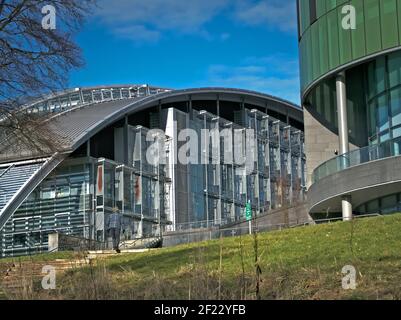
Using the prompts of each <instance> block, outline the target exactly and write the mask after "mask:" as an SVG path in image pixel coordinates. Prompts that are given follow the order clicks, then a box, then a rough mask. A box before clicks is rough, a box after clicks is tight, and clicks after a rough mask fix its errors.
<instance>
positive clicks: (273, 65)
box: [70, 0, 299, 103]
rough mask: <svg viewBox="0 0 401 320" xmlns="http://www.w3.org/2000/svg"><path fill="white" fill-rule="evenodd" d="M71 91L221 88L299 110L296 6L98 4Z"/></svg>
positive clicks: (266, 2)
mask: <svg viewBox="0 0 401 320" xmlns="http://www.w3.org/2000/svg"><path fill="white" fill-rule="evenodd" d="M98 1H99V8H98V9H96V12H95V14H94V15H93V16H91V17H90V18H89V20H88V22H87V24H86V26H85V28H84V29H83V30H82V32H81V33H80V34H79V35H78V37H77V40H78V43H79V45H80V46H81V47H82V48H83V52H84V58H85V61H86V66H85V67H84V68H82V69H80V70H77V71H74V72H73V73H72V74H71V80H70V85H71V86H72V87H78V86H90V85H101V84H128V83H141V84H142V83H149V84H152V85H157V86H162V87H168V88H175V89H180V88H189V87H205V86H224V87H237V88H243V89H250V90H256V91H261V92H265V93H269V94H272V95H276V96H279V97H282V98H285V99H288V100H290V101H293V102H296V103H299V70H298V69H299V67H298V47H297V31H296V8H295V0H262V1H260V0H255V1H253V0H113V1H110V0H98Z"/></svg>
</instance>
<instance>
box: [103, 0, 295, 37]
mask: <svg viewBox="0 0 401 320" xmlns="http://www.w3.org/2000/svg"><path fill="white" fill-rule="evenodd" d="M98 1H99V9H98V10H97V12H96V17H97V18H98V19H99V21H101V22H102V23H104V24H105V25H106V26H107V27H109V28H110V29H111V31H112V32H113V33H114V34H115V35H117V36H121V37H124V38H127V37H128V38H129V39H131V40H134V41H138V42H143V41H145V42H154V41H157V40H158V39H160V38H161V36H162V35H163V34H166V33H167V32H174V33H178V34H196V35H198V36H200V37H203V38H205V39H207V40H215V39H216V40H220V41H226V40H228V39H229V38H230V37H231V34H230V33H228V32H223V33H217V34H215V33H213V32H209V31H208V30H207V23H208V22H210V21H212V20H213V19H214V18H216V17H217V16H218V15H219V14H222V13H224V15H225V16H227V17H231V18H233V19H234V20H235V21H237V22H238V21H239V22H240V23H244V24H247V25H257V26H260V25H262V26H263V25H265V26H266V27H273V28H276V29H279V30H282V31H291V32H292V31H294V30H295V29H296V21H297V19H296V10H295V0H262V1H261V0H258V1H255V0H235V1H233V0H118V1H110V0H98ZM129 29H132V31H134V30H135V29H136V30H137V32H135V33H132V34H130V33H129V31H128V30H129ZM141 31H143V33H141Z"/></svg>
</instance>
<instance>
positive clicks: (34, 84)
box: [0, 0, 95, 153]
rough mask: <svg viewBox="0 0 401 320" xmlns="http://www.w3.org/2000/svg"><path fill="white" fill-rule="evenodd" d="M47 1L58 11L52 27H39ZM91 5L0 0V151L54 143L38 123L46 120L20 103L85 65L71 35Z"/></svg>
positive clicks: (89, 1)
mask: <svg viewBox="0 0 401 320" xmlns="http://www.w3.org/2000/svg"><path fill="white" fill-rule="evenodd" d="M48 4H50V5H53V6H54V8H55V9H56V19H57V28H56V30H45V29H44V28H43V27H42V19H43V17H44V16H43V14H42V8H43V6H45V5H48ZM94 5H95V0H50V1H49V0H47V1H45V0H0V153H2V152H6V151H7V150H8V152H9V151H10V150H14V149H18V146H17V144H21V145H25V147H26V146H29V147H30V148H32V149H33V150H39V151H42V152H45V151H49V150H52V149H55V148H57V147H58V146H57V147H56V146H55V145H54V142H53V141H52V138H51V135H50V134H49V132H46V130H45V128H44V127H45V126H41V123H42V122H43V121H44V120H45V119H44V118H43V117H37V116H36V115H33V114H26V113H22V112H20V111H19V107H20V106H21V105H22V104H24V103H26V102H27V101H30V100H33V99H38V98H40V97H43V96H45V95H48V94H50V93H55V92H56V91H60V90H63V89H65V87H66V85H67V81H68V75H69V72H70V71H71V70H72V69H76V68H79V67H82V66H83V59H82V53H81V49H80V48H79V47H78V45H77V44H76V43H75V42H74V40H73V37H74V35H75V34H76V33H77V32H78V31H79V30H80V28H81V27H82V26H83V23H84V21H85V18H86V17H87V15H88V13H90V12H91V8H92V7H93V6H94ZM6 142H8V144H7V143H6Z"/></svg>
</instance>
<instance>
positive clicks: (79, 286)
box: [38, 214, 401, 299]
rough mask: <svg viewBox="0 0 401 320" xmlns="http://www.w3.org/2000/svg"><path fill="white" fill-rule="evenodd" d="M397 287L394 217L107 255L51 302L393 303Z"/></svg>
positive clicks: (69, 276) (397, 223)
mask: <svg viewBox="0 0 401 320" xmlns="http://www.w3.org/2000/svg"><path fill="white" fill-rule="evenodd" d="M256 246H257V257H258V259H257V263H255V257H256V254H255V247H256ZM345 265H353V266H354V267H355V268H356V270H357V279H356V281H357V287H356V289H355V290H343V289H342V286H341V283H342V282H341V281H342V277H343V276H344V275H343V274H342V273H341V270H342V268H343V267H344V266H345ZM257 267H258V270H259V271H261V274H259V272H257V271H256V270H257ZM258 278H259V281H258V280H257V279H258ZM400 281H401V215H400V214H397V215H392V216H387V217H378V218H368V219H356V220H354V221H353V222H345V223H344V222H338V223H332V224H325V225H318V226H309V227H303V228H296V229H289V230H284V231H277V232H270V233H261V234H258V235H257V236H256V238H255V237H253V236H244V237H234V238H225V239H222V240H215V241H208V242H202V243H194V244H189V245H182V246H177V247H173V248H164V249H158V250H155V251H150V252H146V253H135V254H122V255H119V256H113V257H110V258H107V259H104V260H101V261H99V262H98V263H97V265H96V266H92V267H86V268H82V269H75V270H72V271H68V272H67V273H66V274H64V275H63V276H61V277H59V278H58V279H57V290H55V291H53V292H52V293H51V297H52V298H56V299H58V298H64V299H76V298H81V299H96V298H97V299H143V298H145V299H219V298H220V299H241V298H245V299H255V298H257V296H259V297H260V298H261V299H400V298H401V287H400V285H399V284H400ZM257 284H259V292H258V291H257V289H256V287H257ZM42 294H43V293H41V292H38V297H42Z"/></svg>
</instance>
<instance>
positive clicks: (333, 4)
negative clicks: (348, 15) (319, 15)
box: [323, 0, 337, 11]
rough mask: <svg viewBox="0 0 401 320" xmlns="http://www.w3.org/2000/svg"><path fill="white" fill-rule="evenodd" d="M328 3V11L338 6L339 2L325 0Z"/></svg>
mask: <svg viewBox="0 0 401 320" xmlns="http://www.w3.org/2000/svg"><path fill="white" fill-rule="evenodd" d="M323 1H326V10H327V11H329V10H332V9H334V8H335V7H336V6H337V0H323Z"/></svg>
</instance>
